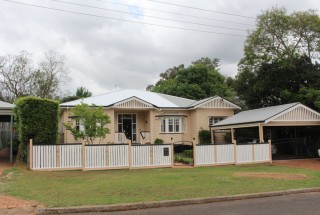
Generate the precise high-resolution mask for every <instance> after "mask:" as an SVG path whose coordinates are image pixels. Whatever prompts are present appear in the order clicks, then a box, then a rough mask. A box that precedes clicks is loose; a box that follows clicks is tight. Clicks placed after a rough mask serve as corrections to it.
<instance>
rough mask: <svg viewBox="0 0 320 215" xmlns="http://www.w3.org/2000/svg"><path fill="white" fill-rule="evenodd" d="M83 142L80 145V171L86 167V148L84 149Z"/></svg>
mask: <svg viewBox="0 0 320 215" xmlns="http://www.w3.org/2000/svg"><path fill="white" fill-rule="evenodd" d="M85 146H86V145H85V143H84V142H82V147H81V149H82V150H81V152H82V156H81V157H82V171H85V169H86V151H85V150H86V149H85Z"/></svg>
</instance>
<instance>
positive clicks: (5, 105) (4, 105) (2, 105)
mask: <svg viewBox="0 0 320 215" xmlns="http://www.w3.org/2000/svg"><path fill="white" fill-rule="evenodd" d="M13 108H14V105H13V104H10V103H7V102H3V101H0V109H2V110H12V109H13Z"/></svg>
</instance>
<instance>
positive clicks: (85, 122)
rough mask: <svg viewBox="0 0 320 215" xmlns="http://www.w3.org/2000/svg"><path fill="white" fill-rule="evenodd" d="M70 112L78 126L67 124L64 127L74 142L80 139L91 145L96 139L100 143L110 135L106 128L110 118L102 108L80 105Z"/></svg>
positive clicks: (71, 123)
mask: <svg viewBox="0 0 320 215" xmlns="http://www.w3.org/2000/svg"><path fill="white" fill-rule="evenodd" d="M72 112H73V117H74V119H75V120H77V121H78V123H79V126H78V125H77V124H74V123H73V122H68V123H66V124H64V125H65V126H66V129H67V130H70V131H71V133H72V135H73V136H74V138H75V139H76V140H77V139H79V138H81V139H85V140H86V141H87V142H88V143H90V144H93V142H94V140H95V139H96V138H99V140H100V141H101V139H103V138H105V136H106V135H107V134H109V133H110V130H109V128H107V127H106V125H107V124H109V123H110V117H109V116H108V115H107V114H106V113H105V112H104V110H103V107H101V106H100V107H97V106H95V105H94V104H93V105H92V106H89V105H88V104H85V103H81V104H79V105H76V106H75V107H74V108H73V109H72ZM80 126H81V127H80ZM100 141H99V142H100Z"/></svg>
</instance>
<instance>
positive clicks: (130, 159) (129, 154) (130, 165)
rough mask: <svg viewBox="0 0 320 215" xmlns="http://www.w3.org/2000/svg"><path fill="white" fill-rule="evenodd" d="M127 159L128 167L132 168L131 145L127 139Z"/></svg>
mask: <svg viewBox="0 0 320 215" xmlns="http://www.w3.org/2000/svg"><path fill="white" fill-rule="evenodd" d="M128 161H129V169H131V168H132V145H131V141H129V145H128Z"/></svg>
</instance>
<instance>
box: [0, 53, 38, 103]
mask: <svg viewBox="0 0 320 215" xmlns="http://www.w3.org/2000/svg"><path fill="white" fill-rule="evenodd" d="M33 71H34V66H33V62H32V59H31V54H30V53H28V52H26V51H22V52H20V53H19V54H17V55H6V56H0V90H1V91H0V100H2V101H6V102H10V103H13V102H14V101H15V100H16V99H17V98H20V97H24V96H27V95H30V94H31V92H32V87H33V84H32V80H33Z"/></svg>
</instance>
